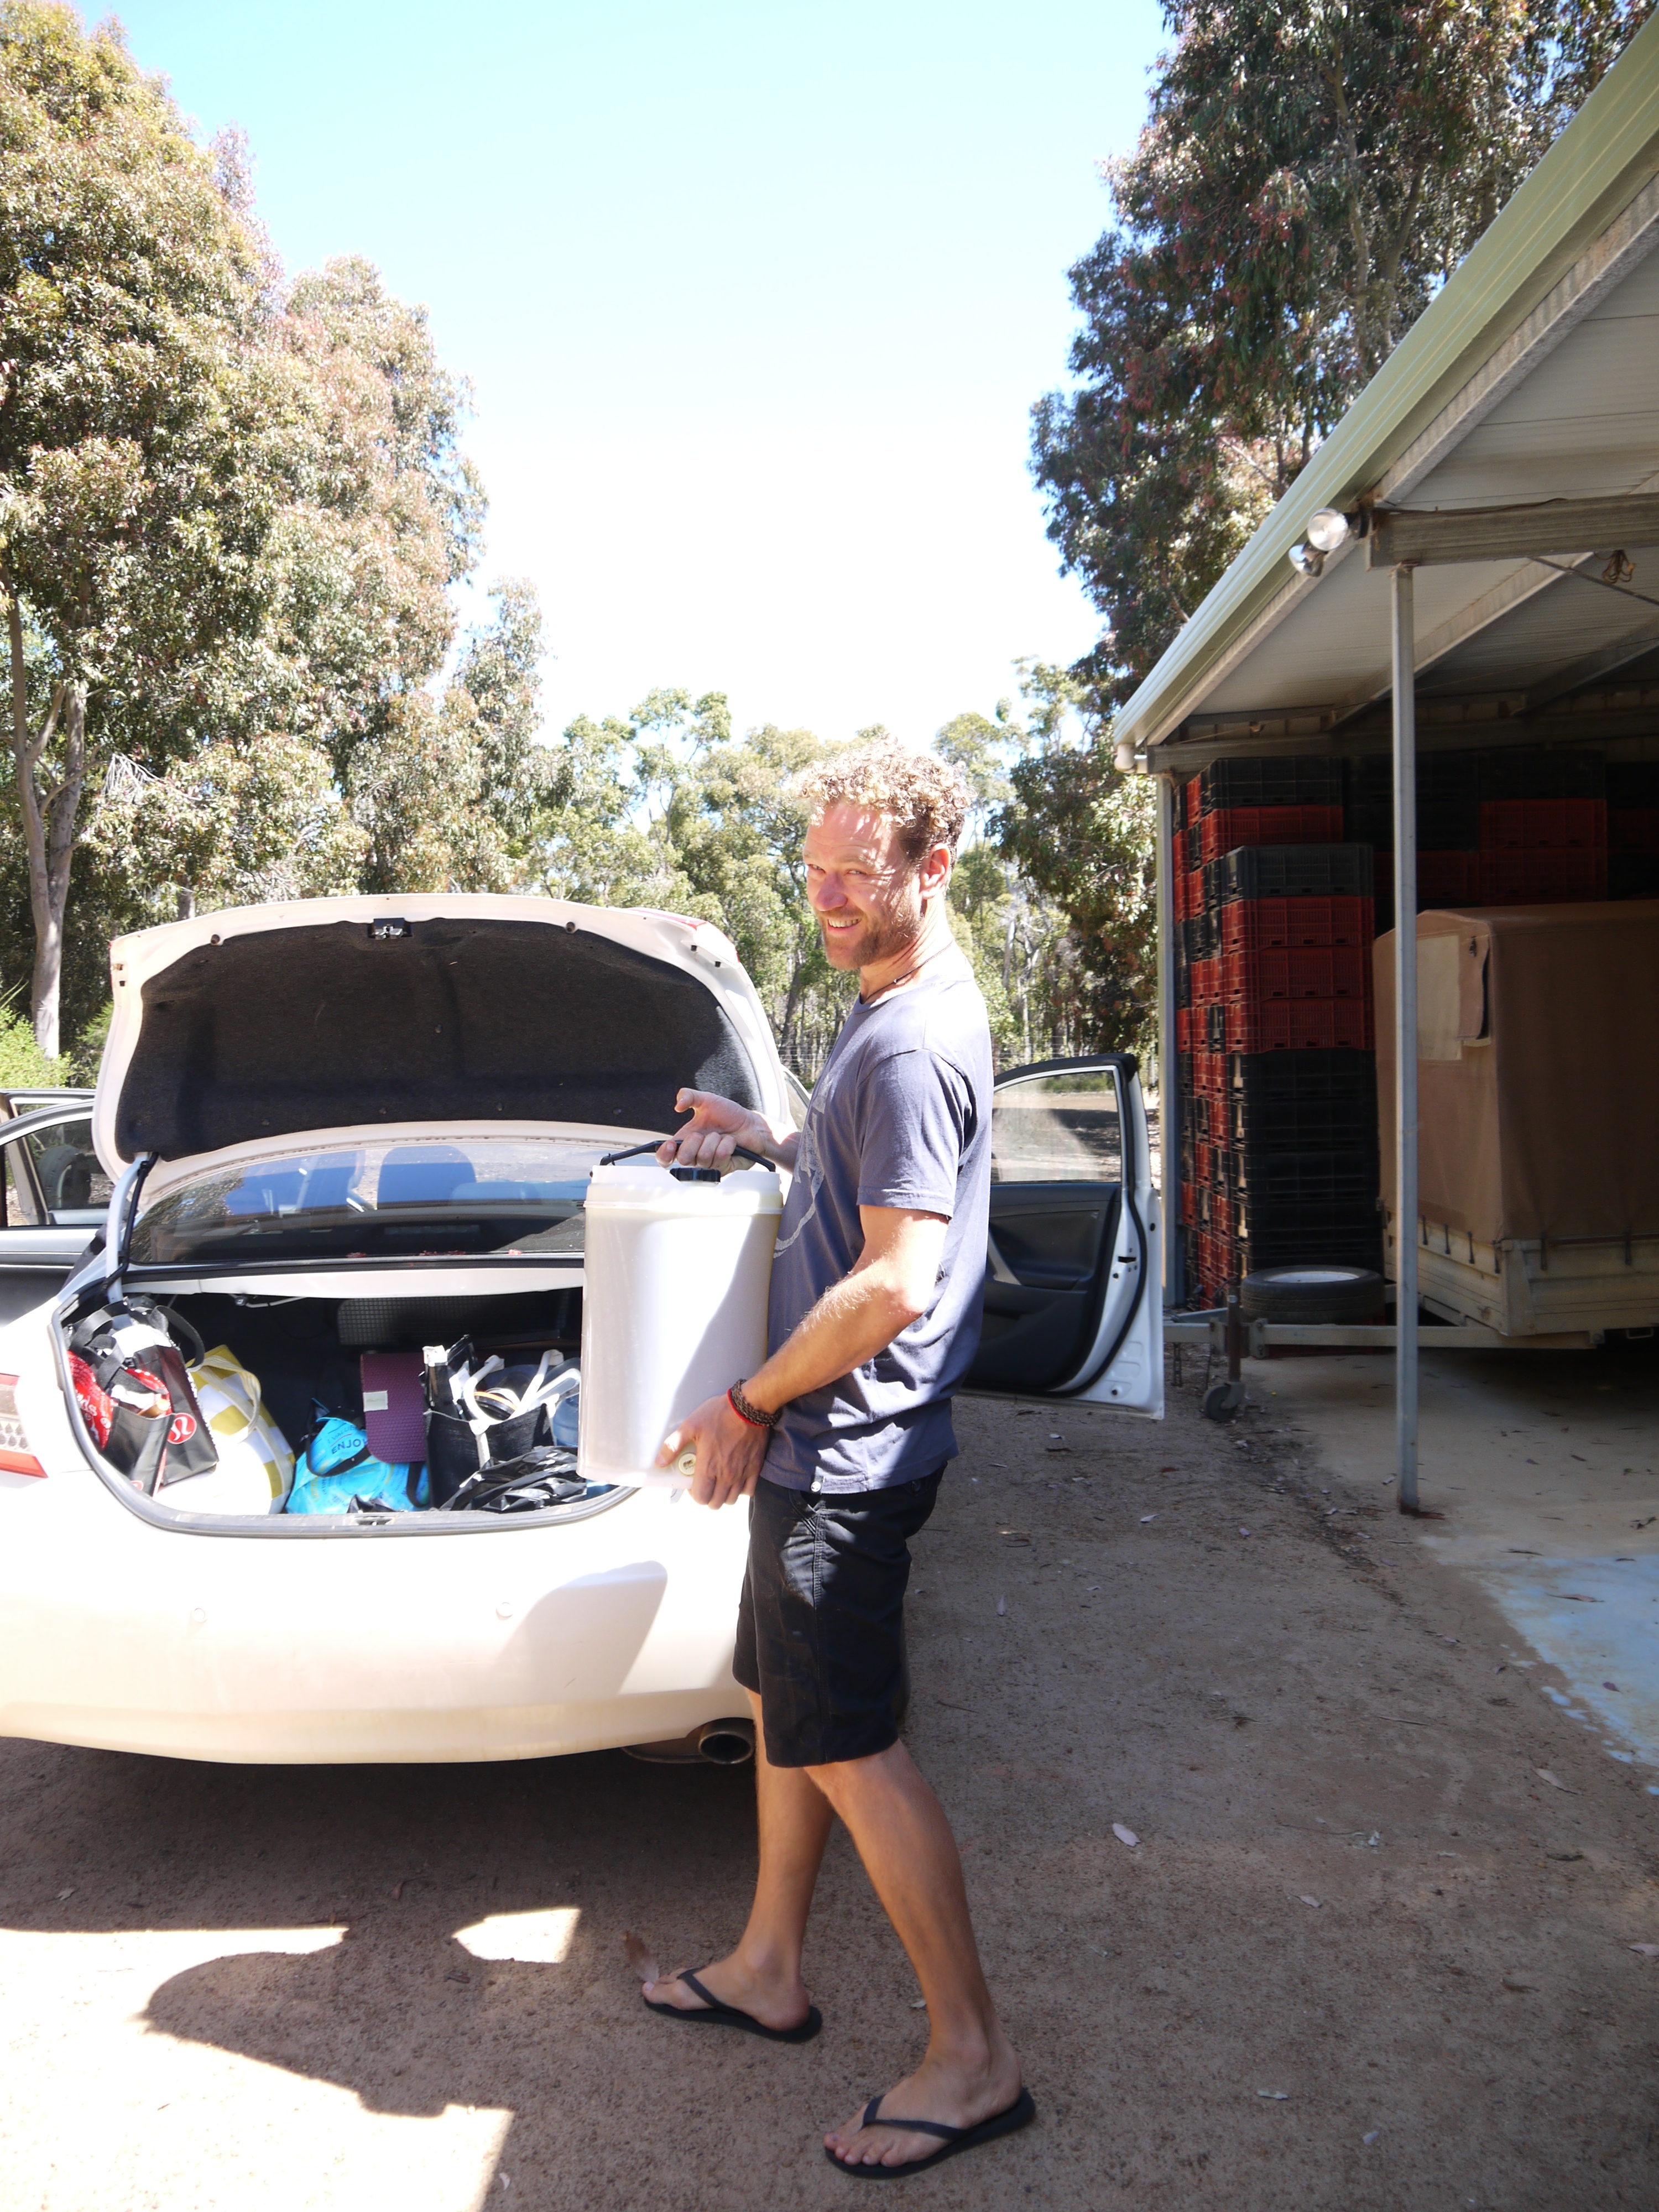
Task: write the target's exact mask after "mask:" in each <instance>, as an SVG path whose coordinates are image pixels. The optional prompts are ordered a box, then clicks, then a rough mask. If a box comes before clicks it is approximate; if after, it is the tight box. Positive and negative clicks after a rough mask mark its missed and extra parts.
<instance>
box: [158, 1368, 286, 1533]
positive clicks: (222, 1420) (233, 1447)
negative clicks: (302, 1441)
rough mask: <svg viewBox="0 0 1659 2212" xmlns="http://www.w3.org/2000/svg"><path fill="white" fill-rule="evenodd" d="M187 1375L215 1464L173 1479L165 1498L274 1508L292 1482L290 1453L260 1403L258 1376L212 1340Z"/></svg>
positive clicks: (217, 1509)
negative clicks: (212, 1447)
mask: <svg viewBox="0 0 1659 2212" xmlns="http://www.w3.org/2000/svg"><path fill="white" fill-rule="evenodd" d="M190 1379H191V1385H192V1387H193V1388H194V1389H195V1392H196V1401H197V1404H198V1405H199V1406H200V1407H201V1409H202V1419H204V1421H205V1422H206V1423H207V1425H208V1428H209V1429H210V1431H211V1433H212V1437H213V1442H214V1445H215V1448H216V1449H217V1451H218V1454H219V1464H218V1465H217V1467H216V1468H212V1469H210V1472H209V1473H207V1474H197V1475H192V1476H191V1478H190V1479H189V1480H188V1481H186V1482H181V1483H179V1485H178V1486H176V1487H175V1489H174V1490H173V1492H172V1493H171V1495H170V1496H169V1497H168V1499H167V1503H168V1504H170V1505H176V1506H177V1507H178V1508H179V1510H180V1511H181V1512H185V1513H280V1512H281V1511H282V1510H283V1507H284V1506H285V1505H286V1504H287V1502H288V1493H289V1489H290V1488H291V1487H292V1486H293V1482H294V1455H293V1453H292V1452H291V1451H290V1450H289V1448H288V1440H287V1438H286V1437H284V1436H283V1432H282V1431H281V1430H280V1429H279V1428H278V1427H277V1425H276V1422H275V1421H273V1420H272V1419H271V1418H270V1414H269V1413H266V1412H265V1411H264V1407H263V1406H262V1404H261V1403H260V1394H259V1378H258V1376H257V1375H255V1374H252V1373H251V1372H250V1371H249V1370H248V1369H247V1368H246V1367H244V1366H243V1365H242V1364H241V1362H240V1360H239V1359H238V1358H237V1357H236V1355H235V1353H234V1352H233V1351H232V1350H231V1349H230V1346H228V1345H227V1344H218V1345H216V1346H214V1348H213V1350H212V1351H211V1352H209V1353H208V1354H207V1355H206V1357H205V1358H204V1359H203V1360H202V1362H201V1364H200V1365H199V1366H195V1367H192V1368H191V1370H190Z"/></svg>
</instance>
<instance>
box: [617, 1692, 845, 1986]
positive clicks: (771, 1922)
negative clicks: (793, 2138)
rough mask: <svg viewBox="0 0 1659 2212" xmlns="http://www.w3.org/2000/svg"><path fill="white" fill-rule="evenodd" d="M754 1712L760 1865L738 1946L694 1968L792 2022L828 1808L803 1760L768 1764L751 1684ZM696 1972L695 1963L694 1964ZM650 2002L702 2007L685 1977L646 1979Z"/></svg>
mask: <svg viewBox="0 0 1659 2212" xmlns="http://www.w3.org/2000/svg"><path fill="white" fill-rule="evenodd" d="M749 1702H750V1705H751V1706H752V1707H753V1708H754V1713H755V1805H756V1811H757V1814H758V1816H759V1817H758V1826H759V1829H760V1871H759V1874H758V1875H757V1879H756V1882H755V1901H754V1904H753V1905H751V1906H750V1911H749V1924H748V1926H747V1927H746V1928H745V1929H744V1931H743V1934H742V1936H741V1937H740V1938H739V1939H738V1946H737V1948H736V1949H735V1950H734V1951H732V1952H731V1953H729V1954H727V1956H726V1957H725V1958H724V1959H720V1960H716V1961H715V1963H714V1965H713V1966H708V1967H706V1968H705V1969H704V1970H703V1972H701V1973H699V1974H698V1975H697V1979H698V1980H699V1981H700V1982H701V1983H702V1985H703V1987H704V1988H705V1989H706V1990H708V1991H709V1993H710V1995H711V1996H716V1997H718V1998H719V1999H720V2002H721V2003H722V2004H729V2005H735V2006H736V2007H737V2008H738V2010H739V2011H740V2012H746V2013H752V2014H753V2015H754V2017H755V2018H756V2019H757V2020H758V2021H763V2022H764V2024H765V2025H766V2026H767V2027H798V2026H799V2023H800V2022H801V2021H804V2020H805V2017H806V2014H807V2008H808V2007H809V2006H810V2005H811V1997H810V1996H808V1995H807V1990H806V1984H805V1982H803V1981H802V1979H801V1978H800V1958H801V1945H802V1942H804V1940H805V1934H806V1916H807V1913H808V1912H809V1911H811V1904H812V1892H813V1889H814V1888H815V1887H817V1879H818V1869H819V1867H820V1866H821V1865H822V1864H823V1847H824V1845H825V1844H827V1843H828V1842H829V1825H830V1822H831V1821H832V1820H834V1818H835V1814H833V1812H832V1811H831V1810H830V1806H829V1799H828V1798H827V1797H826V1796H824V1794H823V1791H822V1790H820V1789H819V1788H818V1786H817V1783H816V1782H814V1781H813V1780H812V1778H811V1775H810V1774H809V1773H808V1771H807V1770H806V1769H805V1767H804V1766H774V1765H772V1764H771V1762H770V1761H769V1759H768V1758H767V1756H766V1735H765V1731H764V1730H763V1729H762V1727H761V1713H760V1699H758V1698H757V1696H756V1695H755V1693H754V1692H753V1691H752V1690H751V1691H750V1693H749ZM693 1972H696V1969H695V1968H694V1969H693ZM645 1994H646V1996H647V1997H648V1998H649V1999H650V2000H651V2002H653V2004H670V2005H673V2006H674V2007H675V2008H677V2009H678V2010H679V2011H681V2012H701V2011H702V2009H703V2007H702V2001H701V1999H699V1998H698V1997H697V1996H696V1994H695V1992H694V1991H692V1990H689V1989H687V1988H686V1986H685V1984H684V1982H681V1981H678V1980H677V1979H674V1978H668V1979H665V1980H663V1981H660V1982H647V1984H645Z"/></svg>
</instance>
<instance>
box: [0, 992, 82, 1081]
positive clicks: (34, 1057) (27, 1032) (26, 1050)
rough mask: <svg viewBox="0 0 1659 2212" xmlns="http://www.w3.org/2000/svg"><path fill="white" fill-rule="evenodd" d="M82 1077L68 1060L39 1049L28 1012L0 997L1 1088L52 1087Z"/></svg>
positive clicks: (78, 1079)
mask: <svg viewBox="0 0 1659 2212" xmlns="http://www.w3.org/2000/svg"><path fill="white" fill-rule="evenodd" d="M101 1049H102V1048H101V1046H100V1050H101ZM80 1081H82V1078H81V1077H80V1076H79V1075H76V1074H73V1073H70V1063H69V1061H68V1060H64V1059H55V1058H53V1056H52V1054H50V1053H45V1052H42V1051H41V1049H40V1046H39V1045H38V1044H37V1043H36V1042H35V1041H34V1030H33V1026H32V1025H31V1024H30V1022H29V1018H28V1017H27V1014H24V1013H22V1012H20V1011H19V1010H18V1008H17V1007H16V1006H14V1005H12V1003H11V1002H10V1000H4V1001H0V1091H40V1090H54V1089H56V1088H57V1086H58V1085H59V1084H63V1083H79V1082H80Z"/></svg>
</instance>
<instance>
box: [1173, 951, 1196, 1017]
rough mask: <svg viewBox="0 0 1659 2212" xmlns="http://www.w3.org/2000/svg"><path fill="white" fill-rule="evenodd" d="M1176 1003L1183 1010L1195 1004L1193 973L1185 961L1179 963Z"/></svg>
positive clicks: (1176, 975)
mask: <svg viewBox="0 0 1659 2212" xmlns="http://www.w3.org/2000/svg"><path fill="white" fill-rule="evenodd" d="M1175 1002H1176V1006H1177V1007H1180V1008H1182V1010H1184V1009H1185V1008H1187V1007H1188V1006H1191V1005H1192V1003H1193V971H1192V969H1190V968H1189V967H1188V965H1187V963H1186V962H1185V961H1182V962H1181V963H1178V965H1177V966H1176V973H1175Z"/></svg>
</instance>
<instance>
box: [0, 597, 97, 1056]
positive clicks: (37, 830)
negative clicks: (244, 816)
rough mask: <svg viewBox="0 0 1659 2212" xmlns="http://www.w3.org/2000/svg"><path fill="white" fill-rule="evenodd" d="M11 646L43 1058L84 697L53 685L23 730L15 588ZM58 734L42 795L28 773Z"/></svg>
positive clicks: (54, 1040) (53, 1006)
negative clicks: (59, 754) (59, 757)
mask: <svg viewBox="0 0 1659 2212" xmlns="http://www.w3.org/2000/svg"><path fill="white" fill-rule="evenodd" d="M6 616H7V629H8V633H9V642H10V647H11V750H12V760H13V763H14V766H15V771H16V777H17V803H18V811H19V814H20V815H21V819H22V824H23V850H24V854H25V857H26V859H27V864H28V878H29V914H30V918H31V919H32V921H33V924H34V972H33V976H32V978H31V979H30V985H29V1013H30V1016H31V1018H32V1019H33V1024H34V1041H35V1042H36V1043H37V1044H38V1045H39V1046H40V1049H41V1051H42V1052H43V1053H45V1054H46V1055H47V1056H48V1057H49V1058H50V1059H52V1060H56V1059H57V1057H58V1051H59V1040H58V1006H59V997H60V993H61V989H62V984H63V975H64V911H65V909H66V908H67V907H68V905H69V885H70V864H71V862H72V861H73V860H74V858H75V823H76V816H77V814H78V813H79V812H80V808H81V792H82V786H83V784H84V783H85V781H86V740H87V694H86V687H85V685H84V684H76V683H72V682H69V681H64V682H63V683H60V684H58V686H57V687H56V689H55V690H53V692H52V703H51V705H50V706H49V708H47V710H46V720H45V721H44V722H43V723H42V725H41V726H40V734H39V735H38V736H36V737H31V735H30V734H29V709H28V688H27V667H26V666H25V664H24V658H23V615H22V610H21V607H20V606H19V605H18V603H17V599H16V595H15V593H12V594H9V596H8V599H7V603H6ZM60 722H61V724H62V726H63V731H64V780H63V781H62V782H61V783H60V784H59V785H58V787H57V789H56V790H55V791H52V792H50V793H47V794H46V796H45V797H44V798H43V797H42V795H41V792H40V785H39V783H38V782H37V781H36V780H35V771H36V770H37V769H39V767H40V763H41V760H42V759H43V757H45V754H46V748H47V746H48V745H49V744H51V743H52V738H53V737H54V736H55V735H56V734H57V731H58V726H59V724H60Z"/></svg>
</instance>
